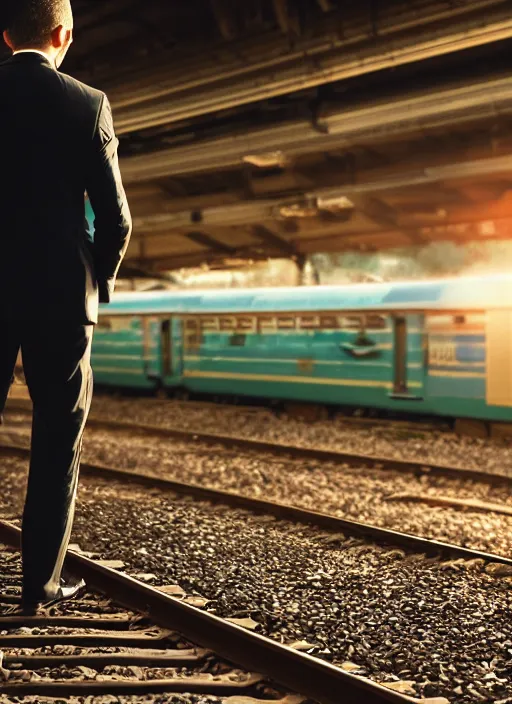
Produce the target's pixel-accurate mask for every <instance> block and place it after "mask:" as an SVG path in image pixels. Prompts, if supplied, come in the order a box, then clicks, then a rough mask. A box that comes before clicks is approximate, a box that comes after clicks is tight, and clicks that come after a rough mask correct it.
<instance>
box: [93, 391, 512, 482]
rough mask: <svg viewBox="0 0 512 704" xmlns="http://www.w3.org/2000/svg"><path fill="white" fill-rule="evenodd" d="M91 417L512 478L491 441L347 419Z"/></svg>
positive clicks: (503, 449)
mask: <svg viewBox="0 0 512 704" xmlns="http://www.w3.org/2000/svg"><path fill="white" fill-rule="evenodd" d="M93 413H94V414H96V415H98V416H105V417H108V418H111V419H112V420H129V421H132V422H140V423H147V424H151V425H161V426H163V427H168V428H178V429H182V430H196V431H197V432H203V433H218V434H220V435H235V436H238V437H244V438H250V439H253V440H264V441H267V442H276V443H282V444H288V445H297V446H302V447H315V448H322V449H326V450H338V451H340V452H351V453H355V454H363V455H372V456H376V457H390V458H392V459H404V460H414V461H420V462H432V463H434V464H445V465H449V466H454V467H462V468H465V469H475V470H479V471H488V472H492V473H495V474H504V475H507V476H512V446H511V445H510V444H505V443H501V442H500V443H498V442H496V441H493V440H480V439H478V438H470V437H458V436H457V435H455V434H453V433H445V432H441V431H439V430H433V431H432V432H429V433H420V432H417V433H415V432H414V430H412V431H411V432H404V431H403V430H399V431H398V430H397V431H392V430H391V428H390V426H377V427H371V426H370V427H357V426H354V425H352V424H349V425H347V423H346V420H345V421H344V418H343V416H341V415H340V416H338V417H337V418H335V419H332V420H325V421H317V422H314V423H310V422H306V421H301V420H297V419H295V418H291V417H289V416H286V415H282V416H280V417H279V418H277V417H276V416H275V415H274V414H273V413H272V412H271V411H270V410H268V409H265V408H258V407H255V408H251V407H246V406H241V407H237V406H230V405H220V404H213V403H211V404H209V403H208V404H202V403H195V402H193V401H189V402H182V401H176V400H171V399H166V400H159V399H155V398H145V397H141V398H125V397H121V398H113V397H112V396H109V395H106V394H101V395H98V396H96V397H95V398H94V401H93Z"/></svg>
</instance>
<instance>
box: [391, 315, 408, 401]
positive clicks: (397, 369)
mask: <svg viewBox="0 0 512 704" xmlns="http://www.w3.org/2000/svg"><path fill="white" fill-rule="evenodd" d="M393 326H394V330H393V339H394V345H393V349H394V352H395V354H394V365H393V369H394V375H393V393H395V394H406V393H407V320H406V319H405V318H402V317H400V318H394V320H393Z"/></svg>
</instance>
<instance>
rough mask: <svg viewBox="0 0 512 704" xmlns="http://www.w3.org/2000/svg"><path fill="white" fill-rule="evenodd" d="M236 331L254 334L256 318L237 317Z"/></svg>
mask: <svg viewBox="0 0 512 704" xmlns="http://www.w3.org/2000/svg"><path fill="white" fill-rule="evenodd" d="M236 323H237V325H236V327H237V330H247V332H254V331H255V330H256V318H249V317H242V316H241V317H239V318H237V321H236Z"/></svg>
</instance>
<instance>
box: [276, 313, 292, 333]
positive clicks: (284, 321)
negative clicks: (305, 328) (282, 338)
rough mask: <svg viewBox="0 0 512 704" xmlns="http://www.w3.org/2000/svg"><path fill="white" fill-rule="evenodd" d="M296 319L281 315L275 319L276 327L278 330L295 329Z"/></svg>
mask: <svg viewBox="0 0 512 704" xmlns="http://www.w3.org/2000/svg"><path fill="white" fill-rule="evenodd" d="M296 324H297V321H296V319H295V318H292V317H291V316H282V317H279V318H278V319H277V327H278V329H279V330H295V326H296Z"/></svg>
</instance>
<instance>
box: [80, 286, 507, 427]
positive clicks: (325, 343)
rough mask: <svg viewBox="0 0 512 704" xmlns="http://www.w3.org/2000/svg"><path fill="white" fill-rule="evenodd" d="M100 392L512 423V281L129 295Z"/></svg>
mask: <svg viewBox="0 0 512 704" xmlns="http://www.w3.org/2000/svg"><path fill="white" fill-rule="evenodd" d="M93 368H94V372H95V379H96V381H97V382H98V383H100V384H103V385H110V386H117V387H127V388H147V389H162V388H163V389H186V390H189V391H191V392H198V393H202V394H205V393H206V394H208V393H211V394H229V395H236V396H250V397H261V398H267V399H281V400H287V401H300V402H313V403H320V404H329V405H335V406H349V407H368V408H376V409H382V410H389V411H402V412H404V411H405V412H407V413H420V414H428V415H440V416H449V417H452V418H473V419H481V420H484V421H485V420H487V421H489V420H495V421H510V420H512V276H505V275H504V276H493V277H480V278H460V279H451V280H448V279H447V280H439V281H424V282H415V283H383V284H353V285H350V286H328V287H327V286H317V287H311V288H308V287H298V288H276V289H270V288H266V289H258V290H250V289H235V290H233V289H230V290H215V291H184V292H182V291H178V292H152V293H127V294H119V295H117V296H115V298H114V301H113V302H112V303H111V304H110V305H108V306H104V307H103V308H102V310H101V316H100V322H99V324H98V326H97V329H96V334H95V339H94V345H93Z"/></svg>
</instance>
